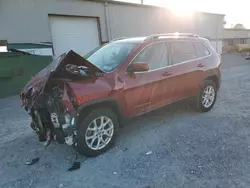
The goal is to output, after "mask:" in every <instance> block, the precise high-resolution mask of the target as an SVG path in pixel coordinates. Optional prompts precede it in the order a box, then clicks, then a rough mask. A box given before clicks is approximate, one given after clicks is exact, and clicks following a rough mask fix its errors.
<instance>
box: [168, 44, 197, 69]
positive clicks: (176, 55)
mask: <svg viewBox="0 0 250 188" xmlns="http://www.w3.org/2000/svg"><path fill="white" fill-rule="evenodd" d="M196 58H197V56H196V51H195V48H194V45H193V43H192V42H188V41H183V42H182V41H180V42H172V44H171V64H172V65H174V64H178V63H182V62H184V61H190V60H192V59H196Z"/></svg>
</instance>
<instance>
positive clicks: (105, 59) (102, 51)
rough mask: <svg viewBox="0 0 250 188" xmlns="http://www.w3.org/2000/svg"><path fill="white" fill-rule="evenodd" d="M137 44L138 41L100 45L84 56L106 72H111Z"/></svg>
mask: <svg viewBox="0 0 250 188" xmlns="http://www.w3.org/2000/svg"><path fill="white" fill-rule="evenodd" d="M137 46H138V44H137V43H126V42H120V43H118V42H117V43H109V44H106V45H104V46H102V47H99V48H98V49H97V50H93V51H92V52H90V53H88V54H87V55H85V56H84V57H85V58H86V59H87V60H88V61H89V62H91V63H92V64H94V65H95V66H97V67H98V68H100V69H101V70H103V71H104V72H111V71H113V70H114V69H116V68H117V67H118V66H119V65H120V64H121V63H122V62H123V61H124V60H125V59H126V58H127V57H128V55H129V54H130V53H131V52H132V51H133V50H134V49H135V48H136V47H137Z"/></svg>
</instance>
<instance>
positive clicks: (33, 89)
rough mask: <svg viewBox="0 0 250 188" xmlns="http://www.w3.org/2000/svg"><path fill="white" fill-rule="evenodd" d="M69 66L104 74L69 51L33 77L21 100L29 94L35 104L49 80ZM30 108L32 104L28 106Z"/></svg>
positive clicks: (24, 89) (22, 93)
mask: <svg viewBox="0 0 250 188" xmlns="http://www.w3.org/2000/svg"><path fill="white" fill-rule="evenodd" d="M67 64H74V65H77V66H86V67H87V68H88V69H89V70H91V71H92V72H93V73H101V74H103V73H104V72H103V71H102V70H101V69H99V68H98V67H96V66H95V65H93V64H92V63H90V62H89V61H88V60H86V59H84V58H83V57H82V56H80V55H79V54H77V53H76V52H74V51H72V50H71V51H69V52H68V53H64V54H62V55H61V56H59V57H58V58H57V59H55V60H53V61H52V63H50V64H49V65H48V66H47V67H45V68H44V69H43V70H41V71H40V72H39V73H38V74H37V75H35V76H33V77H32V79H31V80H30V81H29V82H28V83H27V84H26V86H25V87H24V88H23V89H22V91H21V94H20V96H21V98H22V99H23V97H24V96H26V97H27V94H29V95H30V97H29V98H30V99H31V101H32V104H33V102H34V101H35V100H36V99H37V97H38V96H39V95H40V94H41V93H42V92H43V90H44V88H45V86H46V83H47V82H48V80H49V78H50V77H51V76H52V75H53V74H55V72H57V71H58V70H59V69H60V68H62V67H64V66H65V65H67ZM27 105H28V106H29V105H31V104H27Z"/></svg>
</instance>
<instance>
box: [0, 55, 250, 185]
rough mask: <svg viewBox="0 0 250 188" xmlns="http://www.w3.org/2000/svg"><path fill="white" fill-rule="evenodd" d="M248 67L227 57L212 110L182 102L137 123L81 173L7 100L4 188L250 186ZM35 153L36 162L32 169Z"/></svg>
mask: <svg viewBox="0 0 250 188" xmlns="http://www.w3.org/2000/svg"><path fill="white" fill-rule="evenodd" d="M249 63H250V62H248V61H245V60H244V58H243V57H242V56H241V55H239V54H228V55H224V56H223V66H222V74H223V77H222V86H221V90H220V92H219V96H218V100H217V103H216V105H215V107H214V109H213V110H212V111H211V112H209V113H206V114H201V113H197V112H195V111H194V110H192V108H190V107H188V106H187V105H183V104H175V105H171V106H169V107H165V108H163V109H160V110H157V111H155V112H152V113H149V114H147V115H145V116H142V117H139V118H136V119H134V120H133V121H132V122H131V123H129V125H128V126H127V127H126V128H124V129H122V130H121V134H120V136H119V138H118V140H117V143H116V147H115V148H113V149H111V150H110V151H109V152H107V153H105V154H104V155H101V156H99V157H96V158H85V157H83V156H80V155H79V161H80V162H81V164H82V166H81V169H80V170H77V171H74V172H68V171H67V169H68V168H69V167H70V165H71V164H72V161H73V158H74V153H73V150H72V149H71V148H70V147H68V146H66V145H58V144H56V143H53V144H51V145H50V146H49V147H47V148H45V147H43V145H42V143H39V142H38V140H37V137H36V136H35V134H34V133H33V132H32V130H31V129H30V128H29V121H30V120H29V117H28V116H27V114H26V113H25V112H24V110H23V109H22V108H21V107H20V101H19V99H18V97H17V96H14V97H10V98H6V99H0V108H1V109H0V116H1V118H0V137H1V143H0V159H1V160H0V166H1V168H0V180H1V181H0V187H1V188H5V187H20V188H24V187H25V188H28V187H32V188H35V187H37V188H51V187H61V188H62V187H73V188H76V187H79V188H82V187H84V188H88V187H91V188H92V187H93V188H95V187H97V188H99V187H101V188H106V187H107V188H113V187H114V188H115V187H119V188H131V187H133V188H153V187H155V188H161V187H162V188H166V187H168V188H170V187H178V188H181V187H185V188H186V187H190V188H196V187H197V188H203V187H204V188H210V187H211V188H222V187H225V188H231V187H241V188H243V187H250V166H249V165H250V126H249V122H250V119H249V118H250V113H249V112H250V109H249V106H250V100H249V98H250V92H249V91H250V74H249V72H250V65H249ZM183 106H185V107H183ZM149 151H152V153H151V154H149V155H146V153H147V152H149ZM36 156H39V157H40V161H39V162H38V163H37V164H35V165H33V166H26V165H25V162H26V160H27V159H32V158H34V157H36Z"/></svg>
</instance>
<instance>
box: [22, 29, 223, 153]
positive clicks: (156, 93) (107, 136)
mask: <svg viewBox="0 0 250 188" xmlns="http://www.w3.org/2000/svg"><path fill="white" fill-rule="evenodd" d="M220 65H221V61H220V55H219V54H217V53H216V51H215V50H214V49H213V48H212V47H211V45H210V43H209V41H208V40H207V39H204V38H201V37H199V36H197V35H194V34H184V33H182V34H178V33H176V34H160V35H152V36H149V37H140V38H127V39H117V40H114V41H111V42H110V43H108V44H105V45H103V46H101V47H98V48H97V49H95V50H94V51H92V52H90V53H89V54H87V55H85V56H84V57H82V56H80V55H78V54H77V53H75V52H74V51H70V52H68V53H65V54H63V55H61V56H60V57H58V58H57V59H56V60H54V61H53V62H52V63H51V64H50V65H49V66H48V67H46V68H45V69H43V70H42V71H41V72H40V73H38V74H37V75H36V76H35V77H33V78H32V79H31V81H29V82H28V84H27V85H26V86H25V88H24V89H23V90H22V92H21V99H22V102H23V105H24V107H25V109H26V110H27V111H28V112H29V114H30V115H31V117H32V123H31V127H32V128H33V129H34V130H35V131H36V132H37V134H38V135H39V139H40V141H44V142H45V145H48V144H49V143H50V141H51V140H52V139H53V140H57V141H58V142H59V143H67V144H68V145H72V146H74V147H76V148H77V149H78V151H79V152H80V153H82V154H84V155H86V156H96V155H99V154H101V153H103V152H105V151H106V150H108V149H109V148H110V147H112V145H113V144H114V141H115V138H116V136H117V133H118V129H119V127H120V126H121V122H122V121H123V120H124V119H127V118H131V117H135V116H139V115H141V114H144V113H146V112H149V111H152V110H154V109H156V108H159V107H162V106H165V105H167V104H170V103H173V102H175V101H179V100H182V99H186V98H191V97H195V98H196V100H195V103H196V104H197V108H198V109H199V110H200V111H202V112H208V111H209V110H211V109H212V108H213V106H214V103H215V101H216V96H217V91H218V90H219V88H220V80H221V79H220Z"/></svg>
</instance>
